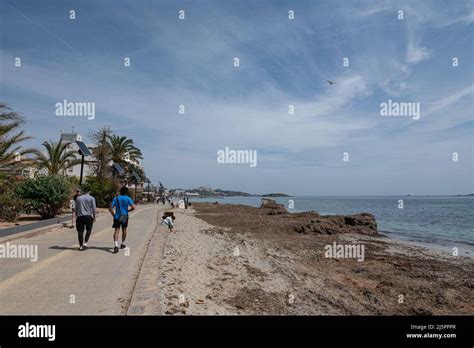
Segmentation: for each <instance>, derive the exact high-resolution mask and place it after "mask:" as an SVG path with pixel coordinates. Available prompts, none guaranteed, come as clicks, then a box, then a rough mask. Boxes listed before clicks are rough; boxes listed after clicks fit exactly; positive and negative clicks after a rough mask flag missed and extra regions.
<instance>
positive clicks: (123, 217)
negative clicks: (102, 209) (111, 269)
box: [109, 186, 135, 254]
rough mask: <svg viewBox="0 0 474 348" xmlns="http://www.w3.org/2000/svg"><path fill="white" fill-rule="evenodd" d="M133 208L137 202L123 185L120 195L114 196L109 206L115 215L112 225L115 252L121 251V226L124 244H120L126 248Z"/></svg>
mask: <svg viewBox="0 0 474 348" xmlns="http://www.w3.org/2000/svg"><path fill="white" fill-rule="evenodd" d="M129 207H130V209H129ZM114 208H115V211H114ZM132 210H135V203H133V200H132V199H131V198H130V197H129V196H128V188H127V187H126V186H123V187H122V188H121V189H120V195H119V196H116V197H114V199H113V200H112V204H111V205H110V207H109V211H110V214H112V216H113V217H114V224H113V225H112V228H115V232H114V244H115V247H114V254H116V253H118V251H119V248H118V237H119V233H120V227H122V244H121V245H120V249H124V248H126V246H125V239H126V238H127V226H128V212H130V211H132Z"/></svg>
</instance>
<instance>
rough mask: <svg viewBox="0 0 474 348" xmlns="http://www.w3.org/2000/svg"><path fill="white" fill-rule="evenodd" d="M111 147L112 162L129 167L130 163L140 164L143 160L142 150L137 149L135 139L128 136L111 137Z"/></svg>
mask: <svg viewBox="0 0 474 348" xmlns="http://www.w3.org/2000/svg"><path fill="white" fill-rule="evenodd" d="M109 145H110V151H111V157H112V161H114V162H116V163H119V164H121V165H123V166H125V167H128V164H129V163H130V162H134V163H137V164H138V163H139V160H141V159H143V155H142V152H141V151H140V149H138V148H137V147H135V145H134V144H133V139H129V138H127V137H126V136H118V135H115V134H114V135H110V136H109Z"/></svg>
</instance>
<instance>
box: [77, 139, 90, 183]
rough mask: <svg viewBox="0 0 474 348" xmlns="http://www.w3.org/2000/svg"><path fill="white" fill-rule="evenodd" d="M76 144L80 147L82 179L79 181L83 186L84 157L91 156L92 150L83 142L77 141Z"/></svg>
mask: <svg viewBox="0 0 474 348" xmlns="http://www.w3.org/2000/svg"><path fill="white" fill-rule="evenodd" d="M76 144H77V146H78V147H79V151H78V152H79V154H80V155H81V157H82V158H81V177H80V179H79V185H82V174H83V172H84V157H85V156H91V155H92V153H91V152H90V150H89V149H88V148H87V146H86V144H84V143H83V142H82V141H79V140H76Z"/></svg>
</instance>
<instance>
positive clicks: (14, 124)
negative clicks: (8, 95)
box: [0, 102, 37, 168]
mask: <svg viewBox="0 0 474 348" xmlns="http://www.w3.org/2000/svg"><path fill="white" fill-rule="evenodd" d="M24 123H25V120H24V118H23V117H22V116H21V115H20V114H18V113H17V112H14V111H12V109H11V108H9V107H8V106H7V104H5V103H3V102H0V168H1V167H7V166H8V167H14V168H15V167H16V168H19V167H21V166H24V165H26V164H28V160H25V159H24V156H25V155H27V154H36V153H37V150H35V149H32V148H22V147H21V145H20V143H21V142H24V141H25V140H29V139H31V137H28V136H26V135H25V133H24V131H23V130H22V129H20V128H21V127H22V126H23V124H24Z"/></svg>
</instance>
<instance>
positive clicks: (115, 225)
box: [112, 218, 128, 229]
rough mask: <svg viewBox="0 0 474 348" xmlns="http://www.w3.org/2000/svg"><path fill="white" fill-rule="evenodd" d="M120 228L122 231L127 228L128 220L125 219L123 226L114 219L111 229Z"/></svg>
mask: <svg viewBox="0 0 474 348" xmlns="http://www.w3.org/2000/svg"><path fill="white" fill-rule="evenodd" d="M120 227H122V229H124V228H127V227H128V218H127V222H125V223H124V224H123V223H121V222H120V221H119V220H118V219H114V223H113V225H112V228H120Z"/></svg>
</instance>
